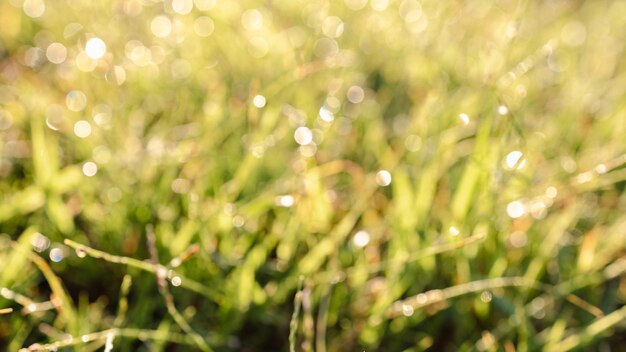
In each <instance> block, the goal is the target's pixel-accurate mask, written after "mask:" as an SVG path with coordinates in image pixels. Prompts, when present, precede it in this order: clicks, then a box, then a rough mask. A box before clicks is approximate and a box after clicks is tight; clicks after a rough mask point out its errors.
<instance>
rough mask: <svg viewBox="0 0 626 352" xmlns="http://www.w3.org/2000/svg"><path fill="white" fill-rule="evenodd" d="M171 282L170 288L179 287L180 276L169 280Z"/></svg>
mask: <svg viewBox="0 0 626 352" xmlns="http://www.w3.org/2000/svg"><path fill="white" fill-rule="evenodd" d="M171 282H172V286H177V287H178V286H180V285H181V284H182V283H183V280H182V279H181V278H180V276H174V277H173V278H172V280H171Z"/></svg>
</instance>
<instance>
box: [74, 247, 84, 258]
mask: <svg viewBox="0 0 626 352" xmlns="http://www.w3.org/2000/svg"><path fill="white" fill-rule="evenodd" d="M76 256H77V257H78V258H85V257H86V256H87V252H86V251H85V249H84V248H83V247H76Z"/></svg>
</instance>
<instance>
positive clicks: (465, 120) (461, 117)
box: [459, 114, 470, 125]
mask: <svg viewBox="0 0 626 352" xmlns="http://www.w3.org/2000/svg"><path fill="white" fill-rule="evenodd" d="M459 120H461V122H463V124H464V125H469V123H470V117H469V115H467V114H459Z"/></svg>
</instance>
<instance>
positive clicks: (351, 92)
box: [346, 86, 365, 104]
mask: <svg viewBox="0 0 626 352" xmlns="http://www.w3.org/2000/svg"><path fill="white" fill-rule="evenodd" d="M346 97H347V98H348V100H349V101H350V102H351V103H353V104H358V103H360V102H362V101H363V99H365V91H364V90H363V88H361V87H359V86H352V87H350V88H348V92H347V93H346Z"/></svg>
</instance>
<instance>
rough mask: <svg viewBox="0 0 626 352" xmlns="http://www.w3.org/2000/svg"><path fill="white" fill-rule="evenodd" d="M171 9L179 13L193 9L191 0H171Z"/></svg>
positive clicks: (185, 12) (183, 13)
mask: <svg viewBox="0 0 626 352" xmlns="http://www.w3.org/2000/svg"><path fill="white" fill-rule="evenodd" d="M172 10H174V12H176V13H178V14H180V15H186V14H188V13H190V12H191V10H193V0H173V1H172Z"/></svg>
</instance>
